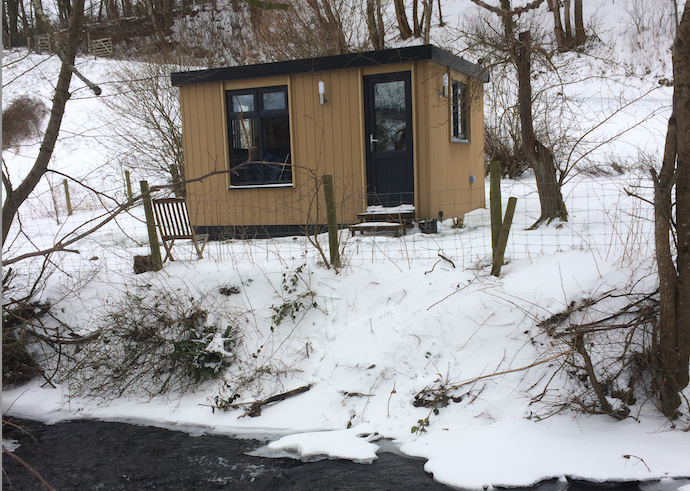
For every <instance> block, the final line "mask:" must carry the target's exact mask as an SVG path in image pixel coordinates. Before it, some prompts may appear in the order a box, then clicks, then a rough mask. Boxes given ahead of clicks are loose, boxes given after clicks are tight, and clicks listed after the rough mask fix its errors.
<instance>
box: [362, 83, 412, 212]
mask: <svg viewBox="0 0 690 491" xmlns="http://www.w3.org/2000/svg"><path fill="white" fill-rule="evenodd" d="M411 85H412V83H411V77H410V72H399V73H387V74H384V75H372V76H369V77H364V121H365V125H364V127H365V132H366V134H365V139H366V141H365V143H366V146H367V152H366V155H367V202H368V204H369V205H382V206H398V205H400V204H414V166H413V158H412V156H413V153H412V89H411Z"/></svg>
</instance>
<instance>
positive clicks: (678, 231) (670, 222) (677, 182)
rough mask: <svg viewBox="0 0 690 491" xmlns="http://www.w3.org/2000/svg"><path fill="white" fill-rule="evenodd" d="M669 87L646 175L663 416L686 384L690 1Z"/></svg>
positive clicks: (689, 342) (689, 360) (689, 361)
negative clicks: (657, 166) (662, 135)
mask: <svg viewBox="0 0 690 491" xmlns="http://www.w3.org/2000/svg"><path fill="white" fill-rule="evenodd" d="M673 87H674V90H673V113H672V115H671V117H670V119H669V122H668V130H667V133H666V145H665V148H664V159H663V163H662V166H661V170H660V172H659V173H658V174H657V172H656V171H655V170H654V169H652V171H651V172H652V176H653V178H654V188H655V189H654V210H655V213H654V215H655V245H656V258H657V267H658V270H659V297H660V313H659V325H658V333H657V334H658V340H657V342H658V347H657V348H658V349H657V353H656V359H655V368H656V372H657V382H658V388H659V400H660V405H661V409H662V411H663V412H664V414H665V415H666V416H667V417H669V418H675V417H676V409H677V408H678V407H679V406H680V403H681V397H680V391H681V390H683V389H684V388H685V387H687V386H688V382H689V381H690V380H689V376H688V366H689V365H690V3H686V4H685V10H684V12H683V15H682V18H681V20H680V22H679V24H678V29H677V34H676V39H675V42H674V43H673ZM674 186H675V197H676V206H675V217H674V214H673V188H674ZM674 249H675V250H676V258H675V261H674V258H673V250H674Z"/></svg>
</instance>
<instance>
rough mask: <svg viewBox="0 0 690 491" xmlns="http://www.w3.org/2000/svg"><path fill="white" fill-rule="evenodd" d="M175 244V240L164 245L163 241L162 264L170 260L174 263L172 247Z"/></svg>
mask: <svg viewBox="0 0 690 491" xmlns="http://www.w3.org/2000/svg"><path fill="white" fill-rule="evenodd" d="M174 243H175V239H173V240H171V241H170V242H169V243H166V242H165V241H163V247H164V248H165V259H163V262H165V261H167V260H168V259H170V260H171V261H174V260H175V258H174V257H173V255H172V246H173V244H174Z"/></svg>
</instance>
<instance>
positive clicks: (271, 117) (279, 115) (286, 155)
mask: <svg viewBox="0 0 690 491" xmlns="http://www.w3.org/2000/svg"><path fill="white" fill-rule="evenodd" d="M247 92H248V91H247V90H243V91H242V92H241V93H233V92H232V91H228V92H227V95H226V98H227V101H228V102H227V104H228V106H227V107H228V120H229V122H230V124H229V125H228V131H229V135H228V136H229V141H230V149H229V150H230V165H231V168H233V169H234V171H233V172H232V174H231V175H230V182H231V184H232V185H233V186H260V185H266V184H290V183H291V182H292V167H291V165H290V163H291V162H290V122H289V115H288V107H287V88H286V87H276V88H271V89H268V90H267V89H253V90H251V92H250V93H247Z"/></svg>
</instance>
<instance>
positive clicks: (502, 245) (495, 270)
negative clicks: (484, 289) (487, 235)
mask: <svg viewBox="0 0 690 491" xmlns="http://www.w3.org/2000/svg"><path fill="white" fill-rule="evenodd" d="M516 203H517V198H513V197H510V198H508V207H507V208H506V216H505V218H504V219H503V224H502V225H501V234H500V236H499V237H498V244H497V246H496V251H495V252H494V258H493V266H492V267H491V274H492V275H494V276H498V275H499V274H500V273H501V266H503V256H504V255H505V252H506V246H507V245H508V233H509V232H510V225H511V224H512V223H513V214H514V213H515V205H516Z"/></svg>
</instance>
